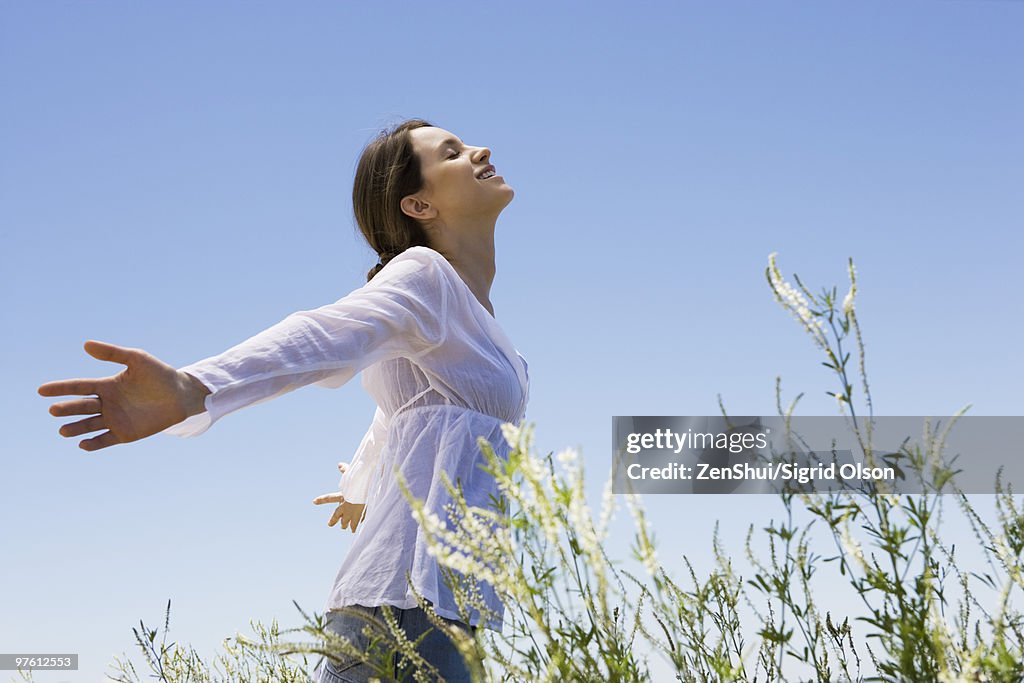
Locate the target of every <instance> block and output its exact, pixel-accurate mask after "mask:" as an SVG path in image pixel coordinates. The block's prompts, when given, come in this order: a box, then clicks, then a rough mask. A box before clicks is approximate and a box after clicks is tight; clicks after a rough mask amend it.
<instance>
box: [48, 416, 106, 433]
mask: <svg viewBox="0 0 1024 683" xmlns="http://www.w3.org/2000/svg"><path fill="white" fill-rule="evenodd" d="M106 428H107V425H106V423H105V421H104V417H103V416H102V415H94V416H93V417H89V418H86V419H84V420H79V421H78V422H71V423H68V424H66V425H64V426H63V427H61V428H60V429H59V430H58V431H59V432H60V435H61V436H79V435H81V434H88V433H89V432H98V431H99V430H101V429H106Z"/></svg>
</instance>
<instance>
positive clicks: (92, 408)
mask: <svg viewBox="0 0 1024 683" xmlns="http://www.w3.org/2000/svg"><path fill="white" fill-rule="evenodd" d="M85 350H86V352H87V353H88V354H89V355H90V356H92V357H93V358H97V359H99V360H105V361H110V362H112V363H121V364H122V365H125V366H126V368H125V369H124V370H122V371H121V372H120V373H118V374H117V375H114V376H112V377H104V378H99V379H66V380H59V381H55V382H47V383H46V384H43V385H41V386H40V387H39V388H38V390H37V391H38V392H39V395H40V396H67V395H82V396H87V398H80V399H76V400H73V401H64V402H63V403H54V404H53V405H51V406H50V414H51V415H55V416H58V417H62V416H67V415H92V417H88V418H86V419H84V420H79V421H78V422H70V423H68V424H65V425H64V426H62V427H61V428H60V430H59V431H60V434H61V436H67V437H72V436H80V435H82V434H87V433H89V432H96V431H99V430H101V429H106V430H107V431H105V432H103V433H102V434H100V435H98V436H95V437H93V438H91V439H85V440H83V441H80V442H79V443H78V447H79V448H82V449H84V450H87V451H97V450H100V449H101V448H107V447H108V446H114V445H116V444H120V443H130V442H132V441H138V440H139V439H144V438H146V437H147V436H152V435H153V434H157V433H159V432H162V431H163V430H164V429H166V428H168V427H170V426H172V425H176V424H178V423H179V422H181V421H182V420H184V419H185V418H187V417H189V416H191V415H195V414H196V413H201V412H203V410H205V407H204V405H203V403H204V399H205V396H206V394H208V393H210V391H209V389H207V388H206V387H205V386H203V385H202V383H201V382H200V381H199V380H197V379H196V378H194V377H192V376H191V375H188V374H186V373H184V372H179V371H178V370H176V369H175V368H173V367H171V366H170V365H167V364H166V363H164V362H163V361H161V360H159V359H158V358H156V357H155V356H153V355H151V354H149V353H147V352H145V351H143V350H142V349H132V348H126V347H123V346H115V345H114V344H107V343H104V342H99V341H92V340H90V341H87V342H85Z"/></svg>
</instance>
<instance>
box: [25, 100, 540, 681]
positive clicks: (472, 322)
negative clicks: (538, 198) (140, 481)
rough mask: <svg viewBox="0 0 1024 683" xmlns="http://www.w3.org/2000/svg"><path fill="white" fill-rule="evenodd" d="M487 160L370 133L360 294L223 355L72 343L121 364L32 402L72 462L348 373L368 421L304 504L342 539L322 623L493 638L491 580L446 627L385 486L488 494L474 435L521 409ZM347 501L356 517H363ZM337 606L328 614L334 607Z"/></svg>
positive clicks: (363, 676) (397, 496)
mask: <svg viewBox="0 0 1024 683" xmlns="http://www.w3.org/2000/svg"><path fill="white" fill-rule="evenodd" d="M489 159H490V150H488V149H487V148H484V147H470V146H467V145H464V144H463V143H462V142H461V141H460V140H459V139H458V138H457V137H456V136H455V135H453V134H452V133H450V132H448V131H446V130H444V129H442V128H437V127H435V126H433V125H431V124H429V123H428V122H426V121H424V120H421V119H411V120H408V121H405V122H403V123H401V124H399V125H398V126H396V127H394V128H393V129H391V130H385V131H382V132H381V133H380V134H379V135H378V136H377V138H376V139H374V140H373V141H372V142H371V143H370V144H369V145H367V147H366V149H365V150H364V151H363V153H362V156H361V157H360V160H359V165H358V167H357V170H356V176H355V182H354V187H353V191H352V199H353V205H354V211H355V219H356V222H357V224H358V225H359V228H360V230H361V231H362V234H363V236H364V237H365V238H366V241H367V242H368V243H369V245H370V246H371V247H372V248H373V249H374V250H375V251H376V252H377V254H378V255H379V256H380V262H379V263H378V264H377V265H376V266H375V267H374V268H373V269H371V270H370V272H369V273H368V274H367V280H368V282H367V284H366V285H364V286H363V287H361V288H359V289H357V290H354V291H353V292H351V293H350V294H348V295H347V296H345V297H343V298H342V299H340V300H338V301H337V302H335V303H333V304H329V305H326V306H322V307H320V308H317V309H314V310H308V311H298V312H296V313H293V314H292V315H290V316H288V317H287V318H285V319H284V320H282V321H281V322H280V323H278V324H276V325H274V326H272V327H270V328H268V329H267V330H264V331H263V332H261V333H259V334H257V335H255V336H253V337H251V338H250V339H248V340H246V341H244V342H242V343H241V344H238V345H236V346H234V347H232V348H230V349H228V350H227V351H225V352H223V353H221V354H219V355H216V356H212V357H210V358H207V359H204V360H201V361H199V362H197V363H193V364H191V365H188V366H185V367H183V368H180V369H177V370H176V369H174V368H172V367H171V366H169V365H167V364H165V363H162V362H161V361H159V360H158V359H156V358H154V357H153V356H152V355H150V354H148V353H146V352H145V351H142V350H139V349H129V348H123V347H118V346H114V345H112V344H105V343H102V342H96V341H88V342H86V345H85V349H86V351H87V352H88V353H89V354H90V355H92V356H93V357H95V358H98V359H100V360H108V361H113V362H117V363H122V364H124V365H126V366H127V369H125V370H123V371H122V372H121V373H120V374H118V375H116V376H113V377H107V378H103V379H80V380H63V381H58V382H50V383H47V384H44V385H42V386H41V387H39V393H40V394H41V395H43V396H63V395H69V394H75V395H90V396H89V397H88V398H80V399H76V400H71V401H66V402H63V403H56V404H54V405H53V406H51V408H50V413H51V414H53V415H56V416H65V415H92V417H88V418H86V419H83V420H80V421H78V422H74V423H70V424H66V425H64V426H62V427H61V428H60V433H61V434H62V435H63V436H66V437H72V436H79V435H81V434H86V433H89V432H95V431H99V430H104V429H105V430H107V431H105V432H103V433H102V434H99V435H98V436H95V437H92V438H90V439H86V440H83V441H82V442H80V444H79V446H80V447H81V448H84V449H85V450H88V451H94V450H99V449H102V448H107V447H109V446H113V445H115V444H121V443H128V442H131V441H137V440H139V439H142V438H145V437H147V436H151V435H153V434H156V433H160V432H164V433H167V434H173V435H177V436H193V435H198V434H201V433H202V432H204V431H206V430H207V429H208V428H209V427H210V426H211V425H212V424H213V423H214V422H215V421H217V420H218V419H220V418H221V417H223V416H224V415H226V414H228V413H230V412H233V411H235V410H238V409H240V408H243V407H245V406H249V405H253V404H255V403H259V402H262V401H266V400H269V399H271V398H276V397H277V396H281V395H282V394H284V393H287V392H289V391H292V390H294V389H297V388H299V387H301V386H304V385H307V384H317V385H319V386H324V387H330V388H337V387H340V386H341V385H343V384H345V383H346V382H348V381H349V380H350V379H352V378H353V377H354V376H355V375H356V374H357V373H358V372H360V371H364V372H363V385H364V387H365V388H366V389H367V391H368V392H369V393H370V394H371V395H372V396H373V398H374V399H375V400H376V402H377V406H378V408H377V410H376V414H375V415H374V419H373V422H372V424H371V426H370V429H369V430H368V432H367V434H366V436H365V437H364V438H363V440H362V443H361V444H360V447H359V450H358V451H357V453H356V456H355V458H354V459H353V461H352V463H351V465H350V466H348V467H347V468H346V467H345V466H344V465H342V466H340V467H341V469H342V470H343V476H342V483H341V489H340V491H339V492H337V493H335V494H328V495H325V496H320V497H318V498H317V499H315V500H314V502H315V503H317V504H320V503H325V502H331V503H338V504H339V507H338V508H337V509H336V510H335V512H334V514H333V515H332V517H331V520H330V522H329V524H331V525H333V524H334V523H335V522H336V521H341V524H342V528H351V529H352V530H353V531H355V529H356V526H357V525H359V523H360V520H362V530H361V532H360V533H359V534H358V535H357V536H356V539H355V541H354V542H353V544H352V548H351V550H350V551H349V553H348V555H347V556H346V558H345V561H344V563H343V564H342V566H341V569H340V570H339V572H338V575H337V578H336V579H335V582H334V586H333V589H332V591H331V593H330V596H329V598H328V600H327V604H326V607H325V611H326V612H327V613H328V619H329V622H328V623H329V628H332V629H333V630H335V631H338V632H340V633H344V634H345V635H347V636H349V637H350V638H353V639H355V640H357V641H358V639H359V637H360V636H359V631H360V630H361V627H362V625H363V622H362V621H360V620H359V619H357V618H355V617H354V616H352V615H351V614H349V612H350V611H363V612H366V613H370V614H377V613H379V611H380V609H381V607H382V606H384V605H390V606H392V607H394V608H397V609H396V615H397V616H398V617H399V619H400V623H401V625H402V628H403V630H405V631H406V633H407V634H408V635H409V636H410V638H411V639H413V640H415V638H416V637H418V635H419V634H420V633H422V632H424V631H426V630H428V629H429V628H430V623H429V622H428V621H427V620H426V618H425V615H424V613H423V611H422V610H421V609H420V608H419V607H418V606H417V604H418V603H417V601H416V598H415V595H414V593H415V592H418V593H420V594H421V595H422V596H423V597H424V598H426V599H427V600H428V601H429V602H430V603H431V604H432V605H433V608H434V609H435V610H436V612H437V613H438V614H439V615H440V616H442V617H444V618H446V619H448V620H450V623H452V624H454V625H456V626H462V627H466V626H468V627H470V628H476V627H477V626H479V625H483V626H485V627H489V628H495V629H500V628H501V615H502V614H503V608H502V604H501V601H500V600H499V599H498V597H497V595H496V594H495V591H494V589H493V587H491V586H489V585H487V584H486V583H483V582H477V588H479V590H480V592H481V594H482V597H483V599H484V602H485V604H486V606H487V609H488V610H491V611H493V613H494V614H496V615H497V618H495V619H491V620H486V619H484V618H483V615H481V614H480V613H479V612H478V611H476V610H473V612H472V613H471V614H470V616H469V623H468V624H467V623H464V622H462V621H460V620H459V619H460V614H459V611H458V606H457V605H456V604H455V600H454V597H453V595H452V591H451V589H450V588H449V587H448V586H447V585H446V583H445V579H444V577H443V576H442V574H441V572H440V570H439V567H438V565H437V563H436V561H435V560H434V559H433V558H432V557H431V556H430V555H429V553H428V552H427V545H426V542H425V539H424V537H423V534H422V533H421V531H420V530H419V528H418V526H417V524H416V522H415V520H414V519H413V518H412V516H411V514H410V510H409V506H408V502H407V501H406V499H405V497H404V495H403V494H402V492H401V489H400V487H399V485H398V482H397V479H396V477H395V476H394V473H395V472H396V471H399V472H401V474H402V476H403V477H404V479H405V480H406V482H407V485H408V487H409V489H410V491H411V493H412V494H413V495H414V496H416V497H417V498H419V499H421V500H424V501H426V506H427V508H428V510H430V511H432V512H434V513H436V514H437V515H439V516H440V517H441V518H442V519H444V518H445V516H446V512H445V510H446V508H445V506H446V504H447V503H448V502H449V501H450V496H449V494H448V493H447V490H446V487H445V486H444V484H443V482H442V476H441V475H442V473H446V474H447V475H448V477H449V478H450V479H451V481H452V482H457V483H458V484H459V485H461V487H462V490H463V493H464V495H465V497H466V499H467V501H468V503H469V504H470V505H476V506H480V507H487V506H488V505H489V504H490V500H491V498H490V496H492V495H497V490H496V486H495V484H494V481H493V478H491V477H490V476H489V475H487V474H486V473H484V472H483V471H482V470H481V469H480V467H479V465H480V464H481V463H482V462H483V455H482V454H481V452H480V449H479V446H478V444H477V441H476V440H477V437H479V436H483V437H485V438H486V439H487V440H488V441H489V442H490V443H491V444H492V445H493V447H494V449H495V452H496V453H498V454H499V455H502V456H506V455H507V454H508V448H509V447H508V445H507V444H506V443H505V441H504V439H503V437H502V432H501V424H502V423H504V422H514V423H518V422H520V421H521V420H522V419H523V417H524V415H525V408H526V403H527V401H528V399H529V376H528V374H527V364H526V361H525V359H523V357H522V356H521V355H520V354H519V353H518V352H517V351H516V349H515V347H514V346H513V344H512V342H511V341H510V340H509V338H508V337H507V336H506V335H505V333H504V332H503V331H502V329H501V327H500V326H499V325H498V323H497V321H496V320H495V318H494V309H493V307H492V305H491V303H490V300H489V292H490V287H491V283H492V281H493V279H494V274H495V258H494V229H495V223H496V222H497V218H498V215H499V214H500V213H501V211H502V209H504V208H505V206H507V205H508V203H509V202H510V201H511V200H512V197H513V196H514V192H513V190H512V188H511V187H509V185H508V184H506V183H505V182H504V179H503V178H502V177H501V176H499V175H494V167H493V166H491V165H490V164H489ZM364 506H365V507H364ZM353 606H356V607H355V608H354V610H346V611H345V612H341V611H339V610H340V608H342V607H353ZM420 651H421V654H422V655H423V656H424V657H425V658H426V659H427V661H428V662H430V663H431V664H432V665H433V666H436V667H437V669H438V671H439V672H440V674H441V675H442V676H443V677H444V678H445V679H446V680H449V681H458V680H468V673H467V671H466V669H465V665H464V664H463V662H462V659H461V657H460V656H459V654H458V652H457V651H456V650H455V649H454V646H453V645H452V644H451V643H450V642H449V641H448V639H447V638H446V637H443V636H442V635H441V634H440V633H439V632H438V631H437V630H436V629H435V630H434V631H433V633H431V634H430V635H428V637H427V638H426V639H425V640H424V642H423V644H422V646H421V650H420ZM321 664H322V665H323V666H322V668H321V669H320V680H323V681H360V680H367V677H368V675H369V673H370V672H369V670H368V667H366V666H365V665H363V664H361V663H360V662H359V661H342V662H340V663H336V662H329V661H324V662H321Z"/></svg>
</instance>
